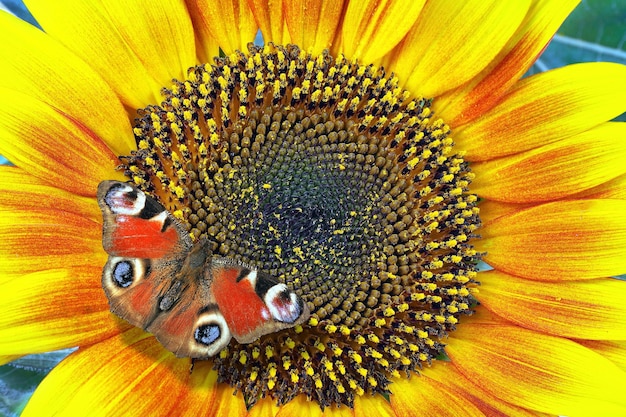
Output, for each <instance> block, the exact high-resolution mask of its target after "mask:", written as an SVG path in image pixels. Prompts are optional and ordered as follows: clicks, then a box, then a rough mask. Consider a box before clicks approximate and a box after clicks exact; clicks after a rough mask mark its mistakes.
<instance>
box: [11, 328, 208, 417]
mask: <svg viewBox="0 0 626 417" xmlns="http://www.w3.org/2000/svg"><path fill="white" fill-rule="evenodd" d="M189 369H190V361H189V359H179V358H176V357H175V356H174V355H173V354H172V353H171V352H168V351H166V350H165V349H163V347H162V346H161V345H160V344H159V343H158V342H157V341H156V339H154V337H151V336H150V334H148V333H145V332H143V331H141V330H140V329H137V328H132V329H130V330H128V331H126V332H124V333H123V334H121V335H119V336H116V337H113V338H111V339H108V340H106V341H104V342H102V343H98V344H96V345H93V346H90V347H88V348H85V349H79V350H78V351H76V352H74V353H73V354H71V355H70V356H69V357H67V358H66V359H65V360H64V361H63V362H61V363H60V364H59V365H58V366H57V367H56V368H54V369H53V370H52V371H51V372H50V374H49V375H48V376H47V377H46V378H45V379H44V380H43V382H42V383H41V384H40V386H39V387H38V388H37V390H36V391H35V394H34V395H33V397H32V398H31V400H30V402H29V403H28V404H27V406H26V408H25V410H24V413H23V414H22V415H23V416H41V415H57V414H58V415H76V416H77V415H84V414H85V411H94V412H97V413H99V414H101V415H137V416H141V415H150V416H172V415H211V414H205V413H207V410H210V408H208V407H207V403H208V402H209V401H210V400H211V398H212V397H214V389H215V385H211V384H207V385H205V386H203V387H202V388H203V389H204V395H201V394H200V395H190V391H192V390H193V391H195V393H196V394H198V391H197V389H198V385H199V384H202V383H205V382H207V381H208V382H211V379H210V378H206V377H205V374H204V373H206V372H208V369H207V368H204V369H203V370H202V371H200V370H198V371H193V372H190V371H189ZM212 381H214V379H213V380H212ZM213 384H214V382H213Z"/></svg>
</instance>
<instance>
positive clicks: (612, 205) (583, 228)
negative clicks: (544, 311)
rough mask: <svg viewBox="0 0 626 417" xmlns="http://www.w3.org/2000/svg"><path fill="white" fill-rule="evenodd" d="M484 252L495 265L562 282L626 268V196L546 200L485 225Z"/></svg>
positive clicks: (480, 243)
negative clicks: (543, 202) (612, 198)
mask: <svg viewBox="0 0 626 417" xmlns="http://www.w3.org/2000/svg"><path fill="white" fill-rule="evenodd" d="M481 234H482V236H483V237H482V239H479V240H477V241H476V242H475V245H476V249H477V250H478V251H481V252H482V251H486V252H487V256H485V258H484V260H485V262H487V263H488V264H489V265H491V266H493V267H494V268H496V269H499V270H501V271H503V272H506V273H508V274H511V275H516V276H521V277H524V278H530V279H537V280H544V281H562V280H572V279H586V278H600V277H608V276H615V275H620V274H623V273H624V272H625V271H626V201H624V200H572V201H559V202H554V203H547V204H542V205H539V206H536V207H531V208H529V209H526V210H521V211H518V212H516V213H513V214H510V215H505V216H500V217H498V218H497V219H495V220H493V221H491V222H490V223H487V224H485V225H484V227H483V228H482V229H481Z"/></svg>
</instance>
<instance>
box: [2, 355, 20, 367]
mask: <svg viewBox="0 0 626 417" xmlns="http://www.w3.org/2000/svg"><path fill="white" fill-rule="evenodd" d="M21 357H22V355H8V356H0V366H1V365H4V364H7V363H9V362H13V361H14V360H16V359H19V358H21Z"/></svg>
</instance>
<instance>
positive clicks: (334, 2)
mask: <svg viewBox="0 0 626 417" xmlns="http://www.w3.org/2000/svg"><path fill="white" fill-rule="evenodd" d="M344 1H345V0H322V1H320V0H304V1H284V2H283V7H284V9H285V20H286V21H287V28H288V29H289V37H290V38H291V42H292V43H294V44H296V45H298V46H299V47H300V48H301V49H303V50H305V51H307V52H311V53H316V54H319V53H321V52H322V51H323V50H324V49H327V48H330V47H331V45H332V43H333V39H334V38H335V34H336V32H337V30H338V26H339V22H340V21H341V14H342V11H343V8H344Z"/></svg>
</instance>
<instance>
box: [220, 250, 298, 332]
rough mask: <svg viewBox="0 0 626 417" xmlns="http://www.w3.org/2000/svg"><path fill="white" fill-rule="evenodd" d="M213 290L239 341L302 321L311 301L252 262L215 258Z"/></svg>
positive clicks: (229, 325) (231, 330)
mask: <svg viewBox="0 0 626 417" xmlns="http://www.w3.org/2000/svg"><path fill="white" fill-rule="evenodd" d="M211 274H212V275H213V282H212V285H211V292H212V293H213V296H214V297H215V300H216V302H217V304H218V306H219V307H220V311H221V312H222V314H223V316H224V319H225V320H226V323H227V324H228V327H229V329H230V332H231V334H232V335H233V337H234V338H235V339H236V340H237V341H238V342H239V343H250V342H253V341H254V340H256V339H258V338H259V337H261V336H263V335H265V334H268V333H272V332H275V331H278V330H281V329H286V328H289V327H293V326H295V325H298V324H302V323H303V322H304V321H306V319H307V318H308V317H309V315H310V314H309V309H308V305H307V304H306V303H305V302H304V301H303V300H302V298H300V297H299V296H298V295H297V294H296V293H294V292H293V291H291V290H289V288H287V286H286V285H285V284H283V283H278V282H277V281H275V280H273V279H272V278H271V277H270V276H269V275H267V274H264V273H261V272H259V271H257V270H256V269H254V268H251V267H249V266H245V265H241V264H238V263H235V262H233V261H231V260H229V259H226V258H222V259H216V260H214V261H213V264H212V268H211Z"/></svg>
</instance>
